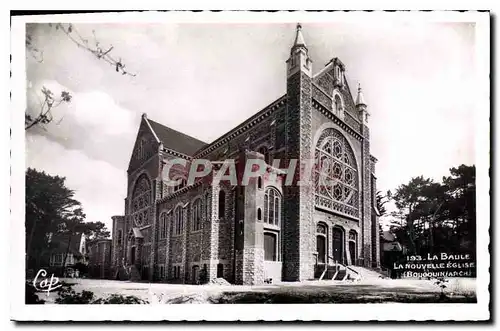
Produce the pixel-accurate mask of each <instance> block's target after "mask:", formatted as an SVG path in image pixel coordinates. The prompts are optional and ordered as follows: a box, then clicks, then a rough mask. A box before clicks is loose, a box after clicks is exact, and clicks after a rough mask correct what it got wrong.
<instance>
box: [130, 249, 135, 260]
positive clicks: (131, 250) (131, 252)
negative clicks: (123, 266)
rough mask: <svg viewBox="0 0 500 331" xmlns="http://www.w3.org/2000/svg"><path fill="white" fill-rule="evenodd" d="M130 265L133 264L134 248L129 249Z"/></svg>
mask: <svg viewBox="0 0 500 331" xmlns="http://www.w3.org/2000/svg"><path fill="white" fill-rule="evenodd" d="M130 264H135V246H134V247H132V248H131V249H130Z"/></svg>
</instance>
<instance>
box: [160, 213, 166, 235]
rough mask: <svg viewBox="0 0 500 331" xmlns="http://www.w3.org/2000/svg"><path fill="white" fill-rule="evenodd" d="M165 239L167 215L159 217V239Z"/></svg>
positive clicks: (162, 214)
mask: <svg viewBox="0 0 500 331" xmlns="http://www.w3.org/2000/svg"><path fill="white" fill-rule="evenodd" d="M165 238H167V213H165V212H163V213H161V215H160V239H165Z"/></svg>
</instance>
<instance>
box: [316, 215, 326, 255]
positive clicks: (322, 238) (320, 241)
mask: <svg viewBox="0 0 500 331" xmlns="http://www.w3.org/2000/svg"><path fill="white" fill-rule="evenodd" d="M326 244H327V240H326V225H325V224H322V223H319V224H318V225H317V226H316V252H317V253H318V263H326V262H327V258H326V253H327V247H326Z"/></svg>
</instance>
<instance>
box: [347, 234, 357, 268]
mask: <svg viewBox="0 0 500 331" xmlns="http://www.w3.org/2000/svg"><path fill="white" fill-rule="evenodd" d="M357 250H358V233H357V232H356V231H354V230H351V231H349V255H350V258H351V264H353V265H357V256H358V252H357Z"/></svg>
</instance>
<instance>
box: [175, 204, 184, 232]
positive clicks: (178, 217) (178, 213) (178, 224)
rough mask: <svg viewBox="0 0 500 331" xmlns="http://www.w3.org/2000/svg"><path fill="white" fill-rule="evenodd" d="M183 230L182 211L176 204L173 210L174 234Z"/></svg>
mask: <svg viewBox="0 0 500 331" xmlns="http://www.w3.org/2000/svg"><path fill="white" fill-rule="evenodd" d="M183 231H184V220H183V212H182V207H181V206H177V208H175V210H174V234H175V235H176V236H178V235H180V234H182V232H183Z"/></svg>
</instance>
